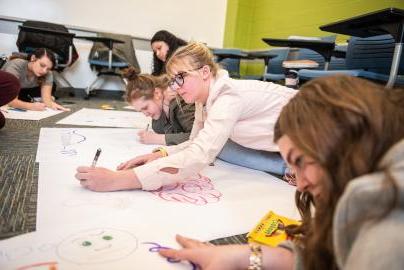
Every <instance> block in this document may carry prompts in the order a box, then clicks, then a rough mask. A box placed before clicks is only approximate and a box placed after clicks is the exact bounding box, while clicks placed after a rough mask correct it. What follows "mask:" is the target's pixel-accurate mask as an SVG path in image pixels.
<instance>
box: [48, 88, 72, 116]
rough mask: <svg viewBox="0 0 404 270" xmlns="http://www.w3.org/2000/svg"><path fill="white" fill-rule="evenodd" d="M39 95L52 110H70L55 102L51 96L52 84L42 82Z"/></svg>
mask: <svg viewBox="0 0 404 270" xmlns="http://www.w3.org/2000/svg"><path fill="white" fill-rule="evenodd" d="M41 96H42V100H43V102H44V103H45V105H46V106H47V107H49V108H51V109H53V110H61V111H70V109H69V108H65V107H63V106H62V105H59V104H57V103H56V102H54V101H53V98H52V84H43V85H42V86H41Z"/></svg>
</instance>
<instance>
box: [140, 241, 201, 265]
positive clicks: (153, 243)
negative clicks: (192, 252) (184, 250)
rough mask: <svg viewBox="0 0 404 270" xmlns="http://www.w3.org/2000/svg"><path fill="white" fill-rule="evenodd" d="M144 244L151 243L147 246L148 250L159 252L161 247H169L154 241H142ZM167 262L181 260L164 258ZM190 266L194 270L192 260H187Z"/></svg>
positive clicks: (179, 261) (178, 261)
mask: <svg viewBox="0 0 404 270" xmlns="http://www.w3.org/2000/svg"><path fill="white" fill-rule="evenodd" d="M142 244H144V245H151V246H152V247H150V248H149V251H150V252H159V251H160V250H161V249H170V248H169V247H165V246H162V245H160V244H158V243H155V242H143V243H142ZM166 260H167V262H169V263H181V260H176V259H173V258H166ZM188 263H189V264H190V265H191V266H192V270H196V269H197V268H196V265H195V264H194V263H192V262H188Z"/></svg>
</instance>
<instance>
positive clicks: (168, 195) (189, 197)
mask: <svg viewBox="0 0 404 270" xmlns="http://www.w3.org/2000/svg"><path fill="white" fill-rule="evenodd" d="M152 193H153V194H155V195H157V196H159V197H160V198H162V199H163V200H166V201H171V202H182V203H190V204H195V205H205V204H208V203H215V202H218V201H219V200H220V197H221V196H222V193H220V192H219V191H218V190H216V189H215V187H214V186H213V184H212V181H211V180H210V179H209V178H207V177H206V176H202V175H198V177H197V178H196V179H193V178H191V179H188V180H186V181H184V182H181V183H175V184H171V185H167V186H163V187H161V188H159V189H158V190H156V191H152Z"/></svg>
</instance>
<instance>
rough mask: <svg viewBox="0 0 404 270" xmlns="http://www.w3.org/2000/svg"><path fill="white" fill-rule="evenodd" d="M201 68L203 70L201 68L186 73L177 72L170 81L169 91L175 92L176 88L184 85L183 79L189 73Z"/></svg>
mask: <svg viewBox="0 0 404 270" xmlns="http://www.w3.org/2000/svg"><path fill="white" fill-rule="evenodd" d="M201 68H203V66H201V67H198V68H195V69H191V70H188V71H182V72H179V73H178V74H176V75H174V77H173V78H172V79H171V80H170V82H169V83H168V86H169V87H170V88H171V90H173V91H176V90H177V89H178V88H180V87H181V86H183V85H184V82H185V79H184V78H185V77H186V76H187V75H188V73H189V72H192V71H196V70H199V69H201Z"/></svg>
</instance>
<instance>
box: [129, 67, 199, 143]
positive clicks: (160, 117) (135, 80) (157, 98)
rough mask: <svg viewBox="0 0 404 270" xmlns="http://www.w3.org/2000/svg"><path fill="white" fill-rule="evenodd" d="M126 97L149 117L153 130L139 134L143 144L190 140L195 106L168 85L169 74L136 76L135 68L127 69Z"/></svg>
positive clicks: (136, 108)
mask: <svg viewBox="0 0 404 270" xmlns="http://www.w3.org/2000/svg"><path fill="white" fill-rule="evenodd" d="M125 75H126V78H127V79H128V85H127V87H126V100H127V101H128V102H129V103H130V104H131V105H132V106H133V107H134V108H135V110H136V111H139V112H142V113H143V114H144V115H146V116H150V117H151V118H152V119H153V120H152V129H153V131H154V132H153V131H148V130H142V131H140V132H139V133H138V135H139V138H140V141H141V142H142V143H145V144H162V145H175V144H179V143H182V142H184V141H186V140H188V139H189V135H190V132H191V129H192V124H193V122H194V114H195V106H194V104H186V103H185V102H184V100H183V99H181V98H179V97H177V96H176V94H175V92H173V91H172V90H170V89H169V87H168V77H167V76H160V77H155V76H152V75H146V74H141V75H138V74H137V71H136V70H135V69H134V68H129V69H128V71H127V72H126V74H125Z"/></svg>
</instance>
